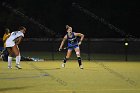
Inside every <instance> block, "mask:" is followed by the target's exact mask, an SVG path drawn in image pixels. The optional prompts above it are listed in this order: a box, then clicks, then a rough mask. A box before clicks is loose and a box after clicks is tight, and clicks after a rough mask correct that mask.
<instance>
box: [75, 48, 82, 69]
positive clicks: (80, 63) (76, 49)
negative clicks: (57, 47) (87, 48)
mask: <svg viewBox="0 0 140 93" xmlns="http://www.w3.org/2000/svg"><path fill="white" fill-rule="evenodd" d="M74 50H75V53H76V55H77V60H78V64H79V67H80V68H81V69H83V66H82V60H81V55H80V48H79V47H75V49H74Z"/></svg>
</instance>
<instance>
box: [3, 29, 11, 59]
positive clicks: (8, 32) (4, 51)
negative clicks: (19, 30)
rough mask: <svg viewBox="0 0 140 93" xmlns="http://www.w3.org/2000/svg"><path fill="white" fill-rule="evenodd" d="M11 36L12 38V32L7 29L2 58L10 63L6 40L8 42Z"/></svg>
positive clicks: (4, 36)
mask: <svg viewBox="0 0 140 93" xmlns="http://www.w3.org/2000/svg"><path fill="white" fill-rule="evenodd" d="M9 36H10V30H9V29H8V28H6V29H5V33H4V35H3V50H2V52H1V57H2V59H3V61H8V60H7V59H8V55H9V53H8V51H7V49H6V40H7V38H9Z"/></svg>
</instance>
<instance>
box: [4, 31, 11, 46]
mask: <svg viewBox="0 0 140 93" xmlns="http://www.w3.org/2000/svg"><path fill="white" fill-rule="evenodd" d="M9 36H10V30H9V29H8V28H6V29H5V34H4V35H3V43H4V46H3V47H4V48H6V40H7V38H9Z"/></svg>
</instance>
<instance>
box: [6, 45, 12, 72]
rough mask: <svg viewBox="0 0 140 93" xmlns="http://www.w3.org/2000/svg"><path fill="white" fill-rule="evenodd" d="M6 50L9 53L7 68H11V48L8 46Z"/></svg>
mask: <svg viewBox="0 0 140 93" xmlns="http://www.w3.org/2000/svg"><path fill="white" fill-rule="evenodd" d="M7 51H8V53H9V55H8V68H9V69H12V56H13V52H12V48H11V47H8V48H7Z"/></svg>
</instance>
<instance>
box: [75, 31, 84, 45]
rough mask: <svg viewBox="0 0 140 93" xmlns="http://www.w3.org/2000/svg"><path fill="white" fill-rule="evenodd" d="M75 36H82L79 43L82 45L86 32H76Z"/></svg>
mask: <svg viewBox="0 0 140 93" xmlns="http://www.w3.org/2000/svg"><path fill="white" fill-rule="evenodd" d="M74 35H75V36H79V37H80V41H79V43H78V45H81V43H82V41H83V39H84V34H82V33H74Z"/></svg>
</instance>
